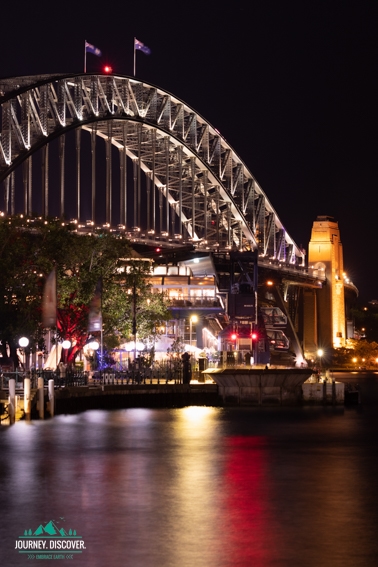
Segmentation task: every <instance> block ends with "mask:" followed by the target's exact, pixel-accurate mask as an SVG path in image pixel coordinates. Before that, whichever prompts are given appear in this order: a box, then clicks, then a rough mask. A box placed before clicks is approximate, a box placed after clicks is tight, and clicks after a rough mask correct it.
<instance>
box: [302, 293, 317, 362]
mask: <svg viewBox="0 0 378 567" xmlns="http://www.w3.org/2000/svg"><path fill="white" fill-rule="evenodd" d="M316 294H317V290H315V289H304V290H303V351H304V355H305V358H307V359H311V358H314V356H316V350H317V345H318V344H319V340H318V315H317V301H316Z"/></svg>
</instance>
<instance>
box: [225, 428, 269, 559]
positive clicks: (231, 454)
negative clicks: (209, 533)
mask: <svg viewBox="0 0 378 567" xmlns="http://www.w3.org/2000/svg"><path fill="white" fill-rule="evenodd" d="M267 444H268V442H267V439H266V438H264V437H229V438H228V440H227V446H226V455H227V462H226V468H225V474H224V485H223V490H224V505H225V510H224V512H225V514H224V518H225V524H226V525H224V532H223V535H224V537H225V542H224V543H225V547H226V549H227V560H226V562H225V564H226V565H232V566H233V567H237V566H242V565H243V566H244V565H254V566H260V565H269V564H270V563H271V562H272V561H274V559H278V557H276V555H277V554H276V552H275V550H274V541H272V528H273V526H272V525H271V521H270V518H271V513H272V502H271V497H270V490H269V484H270V483H269V474H268V472H267Z"/></svg>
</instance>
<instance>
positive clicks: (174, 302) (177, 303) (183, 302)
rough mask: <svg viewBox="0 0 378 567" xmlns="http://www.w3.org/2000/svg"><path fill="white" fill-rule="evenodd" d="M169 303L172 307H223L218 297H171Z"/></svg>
mask: <svg viewBox="0 0 378 567" xmlns="http://www.w3.org/2000/svg"><path fill="white" fill-rule="evenodd" d="M169 303H170V305H171V307H196V308H201V307H203V308H208V307H222V308H223V305H222V302H221V300H220V299H219V298H218V297H190V296H187V297H180V298H176V297H170V298H169Z"/></svg>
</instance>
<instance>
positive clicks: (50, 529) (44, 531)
mask: <svg viewBox="0 0 378 567" xmlns="http://www.w3.org/2000/svg"><path fill="white" fill-rule="evenodd" d="M57 523H59V522H55V521H54V520H50V521H49V522H47V524H45V525H43V524H40V525H39V526H38V528H37V529H36V530H34V531H33V530H32V529H28V530H27V529H26V530H25V531H24V533H23V535H22V536H20V537H30V536H31V537H33V536H34V537H44V538H46V537H48V536H50V537H54V536H55V537H81V536H78V535H77V533H76V530H72V529H69V530H68V531H67V530H65V529H64V528H63V527H62V528H60V527H59V526H58V525H57Z"/></svg>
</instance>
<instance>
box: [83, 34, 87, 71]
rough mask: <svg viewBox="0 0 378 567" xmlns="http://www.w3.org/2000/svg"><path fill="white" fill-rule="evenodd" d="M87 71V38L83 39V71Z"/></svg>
mask: <svg viewBox="0 0 378 567" xmlns="http://www.w3.org/2000/svg"><path fill="white" fill-rule="evenodd" d="M86 72H87V40H86V39H85V40H84V73H86Z"/></svg>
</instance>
